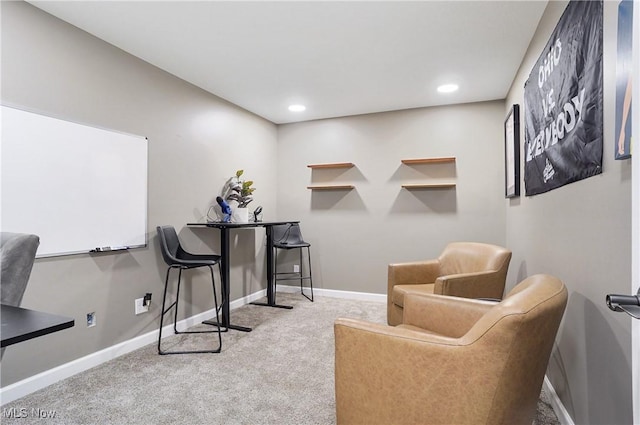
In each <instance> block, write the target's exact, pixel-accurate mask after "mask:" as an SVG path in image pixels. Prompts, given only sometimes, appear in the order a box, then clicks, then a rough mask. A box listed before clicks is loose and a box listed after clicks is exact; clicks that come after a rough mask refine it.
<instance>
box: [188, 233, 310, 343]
mask: <svg viewBox="0 0 640 425" xmlns="http://www.w3.org/2000/svg"><path fill="white" fill-rule="evenodd" d="M289 223H299V221H261V222H257V223H255V222H249V223H221V222H211V223H187V226H189V227H212V228H216V229H219V230H220V255H221V257H222V258H221V259H220V270H221V274H222V291H223V299H224V302H223V303H222V319H221V320H222V323H221V324H220V325H221V326H222V327H224V328H228V329H235V330H238V331H243V332H251V328H248V327H245V326H238V325H232V324H231V321H230V319H229V295H230V292H231V291H230V288H231V283H230V278H229V271H230V263H231V261H230V258H231V257H230V253H229V251H230V250H229V230H230V229H246V228H251V227H264V228H265V230H266V234H267V302H266V303H252V304H256V305H264V306H268V307H278V308H292V307H291V306H286V305H279V304H276V297H275V283H274V281H273V237H272V236H271V229H272V227H273V226H277V225H280V224H289ZM204 323H207V324H210V325H218V323H217V322H215V321H210V320H207V321H205V322H204Z"/></svg>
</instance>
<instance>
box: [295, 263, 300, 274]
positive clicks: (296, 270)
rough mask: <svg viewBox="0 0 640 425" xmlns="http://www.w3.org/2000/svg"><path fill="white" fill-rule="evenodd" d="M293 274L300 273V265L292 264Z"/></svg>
mask: <svg viewBox="0 0 640 425" xmlns="http://www.w3.org/2000/svg"><path fill="white" fill-rule="evenodd" d="M293 272H294V273H300V265H299V264H294V265H293Z"/></svg>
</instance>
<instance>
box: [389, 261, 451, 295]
mask: <svg viewBox="0 0 640 425" xmlns="http://www.w3.org/2000/svg"><path fill="white" fill-rule="evenodd" d="M388 272H389V275H388V278H389V280H388V282H389V288H388V289H389V292H388V293H389V294H390V293H391V290H392V289H393V287H394V286H395V285H418V284H424V283H433V282H435V280H436V278H437V277H438V275H439V272H440V261H438V260H427V261H414V262H409V263H396V264H389V268H388Z"/></svg>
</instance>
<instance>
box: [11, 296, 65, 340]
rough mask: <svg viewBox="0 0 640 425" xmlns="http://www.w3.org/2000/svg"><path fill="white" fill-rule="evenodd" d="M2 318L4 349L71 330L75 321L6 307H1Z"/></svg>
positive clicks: (24, 309) (39, 312)
mask: <svg viewBox="0 0 640 425" xmlns="http://www.w3.org/2000/svg"><path fill="white" fill-rule="evenodd" d="M0 309H2V311H0V315H1V316H2V344H1V346H2V347H7V346H9V345H12V344H17V343H18V342H22V341H26V340H28V339H32V338H37V337H39V336H43V335H47V334H50V333H53V332H57V331H61V330H63V329H67V328H70V327H72V326H73V325H74V323H75V322H74V320H73V319H71V318H69V317H63V316H56V315H55V314H49V313H43V312H41V311H35V310H28V309H26V308H20V307H13V306H10V305H4V304H2V306H1V307H0Z"/></svg>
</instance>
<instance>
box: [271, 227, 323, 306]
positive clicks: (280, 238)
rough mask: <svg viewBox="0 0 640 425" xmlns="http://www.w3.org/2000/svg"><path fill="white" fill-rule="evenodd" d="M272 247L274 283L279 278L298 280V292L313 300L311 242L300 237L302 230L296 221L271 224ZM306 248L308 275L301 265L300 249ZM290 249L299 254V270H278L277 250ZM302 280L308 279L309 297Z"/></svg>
mask: <svg viewBox="0 0 640 425" xmlns="http://www.w3.org/2000/svg"><path fill="white" fill-rule="evenodd" d="M271 234H272V237H273V249H274V251H275V252H274V258H275V268H274V273H273V281H274V285H275V284H277V283H278V281H279V280H300V293H301V294H302V295H304V297H305V298H306V299H308V300H309V301H311V302H313V279H312V277H311V244H310V243H308V242H305V241H304V239H303V238H302V232H301V231H300V225H299V224H298V223H289V224H281V225H277V226H273V229H272V233H271ZM303 248H306V249H307V258H308V271H309V274H308V275H304V274H303V267H302V249H303ZM279 249H284V250H291V249H298V252H299V254H300V270H299V271H298V272H278V250H279ZM303 280H308V281H309V288H310V290H311V297H309V296H308V295H307V294H305V293H304V287H303V285H302V281H303Z"/></svg>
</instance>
